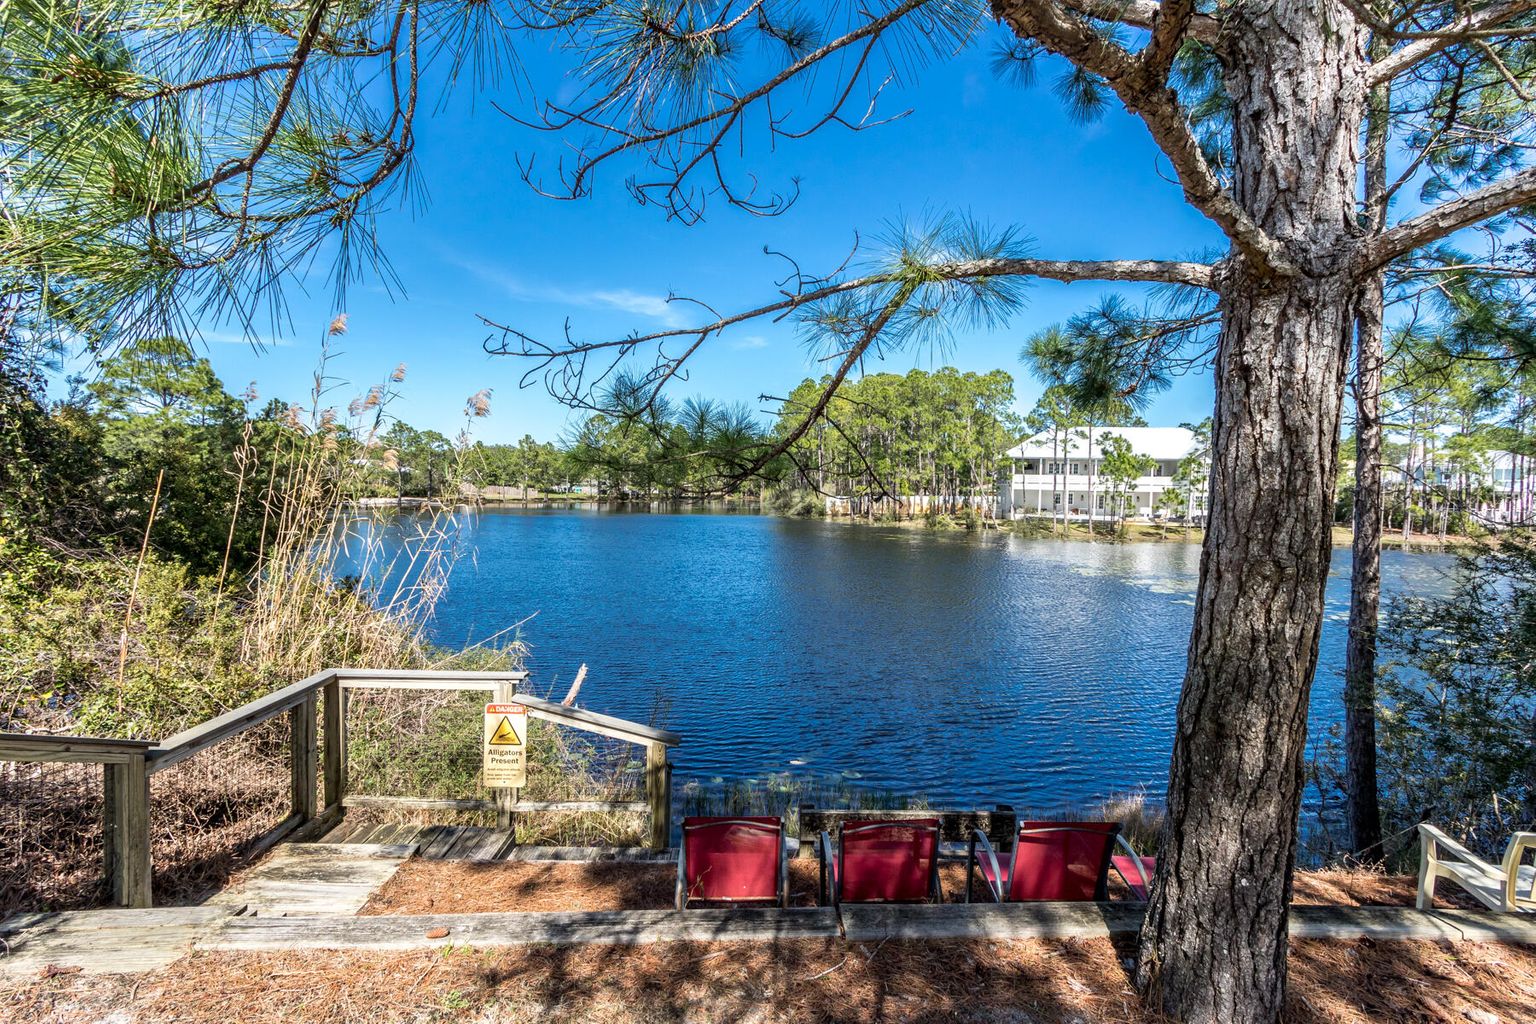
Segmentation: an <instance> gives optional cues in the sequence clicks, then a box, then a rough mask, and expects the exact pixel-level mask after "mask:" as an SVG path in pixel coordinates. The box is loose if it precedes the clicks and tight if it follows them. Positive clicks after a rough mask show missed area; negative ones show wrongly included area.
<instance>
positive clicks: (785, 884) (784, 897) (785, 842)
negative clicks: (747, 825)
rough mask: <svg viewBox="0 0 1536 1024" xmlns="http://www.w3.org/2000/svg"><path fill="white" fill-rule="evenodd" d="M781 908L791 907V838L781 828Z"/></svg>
mask: <svg viewBox="0 0 1536 1024" xmlns="http://www.w3.org/2000/svg"><path fill="white" fill-rule="evenodd" d="M779 906H781V907H788V906H789V836H788V835H786V834H785V832H784V829H783V827H782V822H781V823H780V828H779Z"/></svg>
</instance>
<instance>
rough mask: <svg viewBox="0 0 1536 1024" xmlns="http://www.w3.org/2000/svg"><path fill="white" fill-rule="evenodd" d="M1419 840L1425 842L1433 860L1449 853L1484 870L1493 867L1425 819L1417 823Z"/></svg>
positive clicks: (1442, 858)
mask: <svg viewBox="0 0 1536 1024" xmlns="http://www.w3.org/2000/svg"><path fill="white" fill-rule="evenodd" d="M1419 842H1420V843H1423V844H1425V847H1426V849H1428V850H1429V854H1430V856H1431V857H1432V858H1433V859H1435V860H1445V859H1446V858H1445V857H1444V854H1447V853H1449V854H1451V856H1452V857H1454V858H1455V859H1456V860H1461V861H1466V862H1467V863H1468V864H1472V865H1474V866H1476V867H1480V868H1483V869H1484V870H1487V871H1492V870H1493V869H1494V868H1493V865H1492V864H1489V863H1488V862H1487V861H1485V860H1483V859H1482V858H1481V857H1479V856H1478V855H1477V854H1475V853H1473V852H1472V851H1471V850H1469V849H1467V848H1466V847H1465V846H1462V845H1461V844H1460V843H1458V842H1457V841H1456V840H1454V839H1452V838H1451V837H1450V836H1448V835H1446V834H1445V833H1444V832H1442V831H1440V830H1439V829H1438V828H1436V827H1435V826H1433V825H1431V824H1430V823H1429V822H1427V821H1423V822H1420V823H1419Z"/></svg>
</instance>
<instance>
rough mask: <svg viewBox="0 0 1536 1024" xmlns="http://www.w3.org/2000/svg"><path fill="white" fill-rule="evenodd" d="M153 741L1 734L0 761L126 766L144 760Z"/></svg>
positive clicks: (40, 734) (19, 733) (26, 733)
mask: <svg viewBox="0 0 1536 1024" xmlns="http://www.w3.org/2000/svg"><path fill="white" fill-rule="evenodd" d="M152 746H154V741H153V740H116V739H102V738H99V737H95V736H54V735H52V734H48V733H30V732H0V761H26V762H32V763H36V762H76V763H78V762H84V763H86V764H123V763H124V762H126V761H128V760H130V759H132V758H135V757H143V756H144V752H145V751H146V750H148V749H149V748H150V747H152Z"/></svg>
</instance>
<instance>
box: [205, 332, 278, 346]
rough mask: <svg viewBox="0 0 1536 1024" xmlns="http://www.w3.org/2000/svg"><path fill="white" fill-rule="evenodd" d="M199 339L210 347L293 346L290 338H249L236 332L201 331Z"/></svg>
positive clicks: (249, 336)
mask: <svg viewBox="0 0 1536 1024" xmlns="http://www.w3.org/2000/svg"><path fill="white" fill-rule="evenodd" d="M201 337H202V340H203V341H205V342H207V343H208V344H210V345H251V344H255V345H260V346H263V347H265V348H290V347H292V345H293V339H291V338H263V337H261V336H260V335H256V336H251V335H247V334H241V333H240V332H238V331H203V332H202V334H201Z"/></svg>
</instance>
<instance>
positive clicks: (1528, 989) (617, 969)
mask: <svg viewBox="0 0 1536 1024" xmlns="http://www.w3.org/2000/svg"><path fill="white" fill-rule="evenodd" d="M1129 952H1130V951H1129V950H1128V949H1126V948H1123V947H1121V948H1117V947H1116V946H1115V945H1114V944H1112V943H1110V942H1109V941H1107V940H1059V941H1021V942H995V943H993V942H976V941H963V942H944V943H939V942H928V943H918V942H885V943H880V944H857V943H854V944H849V943H844V942H840V941H836V940H801V941H783V942H763V943H660V944H655V945H648V946H631V947H615V946H577V947H547V946H546V947H526V948H517V949H497V950H464V949H453V948H451V947H450V948H445V949H441V950H433V951H421V952H410V953H371V952H357V951H338V952H330V953H325V954H323V955H316V954H315V953H313V952H308V953H286V954H261V955H255V954H251V955H235V954H197V955H194V956H191V957H188V958H186V959H183V960H181V961H179V962H177V963H175V964H172V965H171V966H170V967H169V968H166V969H164V970H162V971H157V972H154V973H151V974H147V975H141V976H137V977H132V976H130V977H122V978H112V977H87V976H81V975H73V976H61V977H55V978H51V979H42V978H38V979H22V980H15V981H11V982H7V983H3V984H0V1018H3V1019H7V1020H16V1021H36V1022H39V1024H42V1022H57V1024H64V1022H69V1024H76V1022H81V1021H98V1020H104V1019H109V1015H114V1016H111V1017H110V1019H111V1020H113V1021H114V1022H115V1024H116V1022H122V1024H130V1022H131V1024H159V1022H172V1021H175V1022H177V1024H227V1022H228V1021H231V1020H239V1021H244V1020H249V1021H262V1022H272V1024H284V1022H304V1024H363V1022H367V1024H397V1022H398V1024H405V1022H412V1024H428V1022H435V1021H448V1020H459V1021H473V1022H477V1024H499V1022H507V1024H511V1022H514V1021H515V1022H518V1024H535V1022H536V1024H555V1022H571V1024H575V1022H581V1024H659V1022H679V1024H682V1022H688V1024H727V1022H731V1024H737V1022H739V1024H747V1022H752V1024H768V1022H777V1021H796V1022H800V1021H817V1022H827V1024H876V1022H914V1024H916V1022H923V1024H929V1022H934V1024H936V1022H941V1021H943V1022H957V1021H958V1022H974V1024H1005V1022H1006V1024H1069V1022H1079V1024H1111V1022H1114V1024H1162V1019H1161V1018H1160V1017H1159V1016H1158V1015H1156V1014H1153V1013H1149V1012H1148V1011H1146V1010H1145V1009H1143V1008H1142V1006H1141V1004H1140V1001H1139V1000H1138V999H1137V998H1136V996H1135V995H1134V993H1133V992H1132V990H1131V986H1130V982H1129V980H1128V978H1127V975H1126V968H1125V957H1126V956H1127V955H1128V954H1129ZM1291 978H1292V981H1291V986H1290V994H1289V1005H1288V1008H1287V1014H1286V1019H1287V1021H1289V1022H1290V1024H1377V1022H1403V1024H1410V1022H1413V1024H1418V1022H1435V1024H1467V1022H1468V1021H1469V1020H1479V1019H1480V1020H1491V1019H1493V1018H1494V1017H1496V1018H1497V1019H1498V1020H1500V1021H1503V1022H1506V1024H1514V1022H1524V1021H1529V1020H1530V1019H1531V1009H1530V1008H1531V1007H1532V1006H1536V950H1533V949H1531V948H1529V947H1518V946H1502V945H1492V944H1489V945H1478V944H1472V943H1459V944H1450V943H1429V942H1390V943H1374V942H1347V943H1336V942H1298V943H1294V944H1293V947H1292V957H1291ZM1478 1014H1491V1015H1492V1016H1491V1017H1489V1016H1483V1017H1479V1016H1478Z"/></svg>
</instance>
